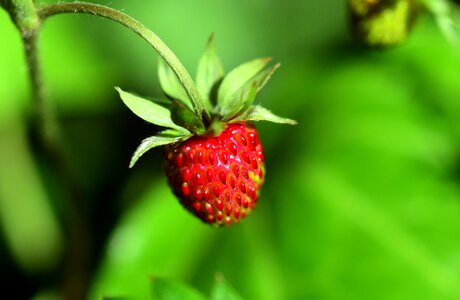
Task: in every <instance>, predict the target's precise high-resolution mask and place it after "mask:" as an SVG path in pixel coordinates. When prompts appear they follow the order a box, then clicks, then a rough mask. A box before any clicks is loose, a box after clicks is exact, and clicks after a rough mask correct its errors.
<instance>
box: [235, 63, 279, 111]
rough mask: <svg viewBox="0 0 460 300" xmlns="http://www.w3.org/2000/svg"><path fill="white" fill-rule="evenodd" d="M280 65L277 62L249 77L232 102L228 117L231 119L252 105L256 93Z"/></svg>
mask: <svg viewBox="0 0 460 300" xmlns="http://www.w3.org/2000/svg"><path fill="white" fill-rule="evenodd" d="M280 66H281V64H279V63H277V64H276V65H274V66H273V67H270V68H267V69H265V70H264V71H262V72H260V73H259V74H257V75H256V76H254V77H253V79H251V80H250V81H249V82H248V83H246V84H245V85H244V86H243V87H242V88H241V89H240V92H239V93H240V97H239V98H238V99H237V100H236V101H234V102H233V105H232V107H231V109H230V112H229V116H228V119H231V118H232V117H233V116H235V115H237V114H238V113H239V112H244V111H246V110H247V109H248V108H249V107H250V106H251V105H252V103H253V102H254V99H255V97H256V95H257V93H258V92H259V91H260V90H261V89H262V88H263V87H264V86H265V84H266V83H267V82H268V80H270V78H271V76H272V75H273V73H275V71H276V70H277V69H278V68H279V67H280Z"/></svg>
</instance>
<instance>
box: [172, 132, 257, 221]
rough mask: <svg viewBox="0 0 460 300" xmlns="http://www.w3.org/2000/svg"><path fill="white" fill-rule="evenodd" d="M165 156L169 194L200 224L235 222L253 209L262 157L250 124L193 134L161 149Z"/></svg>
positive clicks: (255, 134)
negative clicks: (213, 135) (172, 194)
mask: <svg viewBox="0 0 460 300" xmlns="http://www.w3.org/2000/svg"><path fill="white" fill-rule="evenodd" d="M166 157H167V161H168V162H167V168H166V173H167V176H168V179H169V183H170V185H171V186H172V188H173V191H174V193H175V194H176V196H177V197H178V198H179V199H180V200H181V203H182V204H183V205H184V206H185V208H187V209H188V210H190V211H191V212H192V213H194V214H196V215H197V216H198V217H199V218H200V219H201V220H203V221H204V222H207V223H217V224H223V223H226V224H230V223H232V221H234V222H238V221H239V220H240V219H243V218H244V217H246V215H247V214H248V213H249V212H251V211H252V209H254V207H255V205H256V202H257V197H258V195H259V190H260V187H261V185H262V183H263V181H264V155H263V149H262V145H261V144H260V141H259V138H258V135H257V131H256V130H255V128H254V127H253V126H250V125H247V124H245V123H236V124H231V125H228V126H227V128H225V130H224V131H222V132H221V133H220V134H219V135H218V136H216V137H212V136H210V137H208V136H194V137H192V138H190V139H188V140H187V141H185V142H183V143H180V144H177V145H173V146H168V147H166Z"/></svg>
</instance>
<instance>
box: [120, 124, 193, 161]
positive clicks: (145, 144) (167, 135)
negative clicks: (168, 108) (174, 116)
mask: <svg viewBox="0 0 460 300" xmlns="http://www.w3.org/2000/svg"><path fill="white" fill-rule="evenodd" d="M190 136H191V135H185V136H184V135H183V134H182V133H181V132H179V131H176V132H174V131H173V130H167V131H164V132H160V133H159V134H157V135H154V136H151V137H148V138H146V139H144V140H143V141H142V142H141V144H140V145H139V147H137V149H136V151H134V154H133V156H132V157H131V162H130V163H129V167H130V168H132V167H133V166H134V164H135V163H136V162H137V161H138V160H139V158H140V157H141V156H142V155H144V153H145V152H147V151H149V150H150V149H152V148H155V147H158V146H164V145H168V144H173V143H176V142H178V141H181V140H185V139H187V138H189V137H190Z"/></svg>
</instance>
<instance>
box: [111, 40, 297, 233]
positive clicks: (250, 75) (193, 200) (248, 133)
mask: <svg viewBox="0 0 460 300" xmlns="http://www.w3.org/2000/svg"><path fill="white" fill-rule="evenodd" d="M270 61H271V58H260V59H255V60H252V61H249V62H247V63H244V64H242V65H240V66H238V67H236V68H235V69H233V70H232V71H230V72H229V73H228V74H226V75H225V73H224V70H223V67H222V63H221V62H220V59H219V57H218V56H217V54H216V51H215V45H214V36H211V38H210V40H209V42H208V45H207V47H206V50H205V52H204V54H203V56H202V58H201V60H200V63H199V65H198V73H197V77H196V83H195V82H193V81H192V80H191V79H189V78H186V77H187V76H189V75H188V73H187V74H184V72H182V71H177V69H178V68H177V66H176V65H173V64H171V63H170V62H168V64H169V65H167V64H166V63H165V62H164V61H163V60H160V63H159V69H158V75H159V79H160V84H161V87H162V89H163V92H164V94H165V95H166V97H167V100H158V101H150V100H147V99H143V98H141V97H139V96H136V95H134V94H131V93H127V92H125V91H123V90H121V89H120V88H116V89H117V91H118V92H119V93H120V97H121V99H122V100H123V102H124V103H125V104H126V105H127V106H128V108H129V109H131V111H132V112H134V113H135V114H136V115H137V116H139V117H140V118H142V119H144V120H146V121H148V122H150V123H152V124H155V125H158V126H162V127H166V128H167V129H166V130H164V131H161V132H160V133H158V134H156V135H154V136H151V137H149V138H146V139H145V140H143V141H142V143H141V144H140V146H139V147H138V148H137V150H136V151H135V152H134V154H133V157H132V159H131V163H130V167H132V166H133V165H134V164H135V163H136V162H137V160H138V159H139V158H140V157H141V156H142V155H143V154H144V153H145V152H147V151H148V150H149V149H151V148H153V147H158V146H163V147H164V150H165V157H166V175H167V177H168V182H169V184H170V186H171V188H172V190H173V192H174V194H175V195H176V196H177V198H179V200H180V202H181V204H182V205H183V206H184V207H185V208H186V209H187V210H189V211H190V212H191V213H193V214H195V215H196V216H197V217H198V218H200V219H201V220H202V221H204V222H206V223H210V224H213V225H215V226H221V225H225V224H227V225H229V224H231V223H233V222H239V221H240V220H241V219H243V218H245V217H246V215H247V214H248V213H250V212H251V211H252V210H253V209H254V207H255V205H256V203H257V199H258V196H259V192H260V188H261V186H262V184H263V182H264V175H265V169H264V154H263V148H262V144H261V143H260V140H259V137H258V134H257V130H256V128H255V127H254V125H253V122H255V121H271V122H275V123H285V124H295V121H293V120H290V119H286V118H282V117H278V116H276V115H274V114H273V113H271V112H270V111H269V110H267V109H265V108H263V107H262V106H260V105H254V104H253V101H254V98H255V96H256V94H257V93H258V92H259V91H260V89H262V87H263V86H264V85H265V83H266V82H267V81H268V79H269V78H270V77H271V75H272V74H273V73H274V71H275V70H276V69H277V68H278V67H279V64H275V65H274V66H271V67H267V65H268V63H269V62H270ZM174 69H175V70H174ZM184 70H185V69H184Z"/></svg>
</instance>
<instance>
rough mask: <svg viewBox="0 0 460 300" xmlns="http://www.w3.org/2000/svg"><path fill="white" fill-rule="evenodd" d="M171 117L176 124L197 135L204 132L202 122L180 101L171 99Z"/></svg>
mask: <svg viewBox="0 0 460 300" xmlns="http://www.w3.org/2000/svg"><path fill="white" fill-rule="evenodd" d="M171 117H172V119H173V121H174V122H175V123H176V124H178V125H180V126H182V127H184V128H187V129H188V130H189V131H191V132H194V133H197V134H202V133H204V132H205V128H204V124H203V122H202V121H201V120H200V119H199V118H198V116H197V115H195V113H194V112H193V111H192V110H191V109H190V108H189V107H187V106H186V105H185V104H183V103H182V102H180V101H177V100H174V99H173V103H172V105H171Z"/></svg>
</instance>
